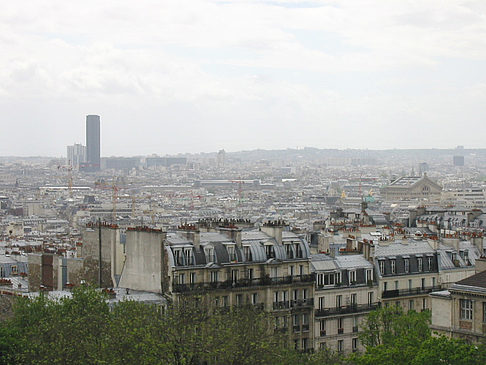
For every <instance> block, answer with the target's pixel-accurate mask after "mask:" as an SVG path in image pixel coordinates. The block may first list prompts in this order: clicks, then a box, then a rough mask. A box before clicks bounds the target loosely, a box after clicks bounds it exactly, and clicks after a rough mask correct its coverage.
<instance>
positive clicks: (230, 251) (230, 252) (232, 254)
mask: <svg viewBox="0 0 486 365" xmlns="http://www.w3.org/2000/svg"><path fill="white" fill-rule="evenodd" d="M226 250H227V251H228V256H229V260H230V261H236V250H235V246H233V245H230V246H226Z"/></svg>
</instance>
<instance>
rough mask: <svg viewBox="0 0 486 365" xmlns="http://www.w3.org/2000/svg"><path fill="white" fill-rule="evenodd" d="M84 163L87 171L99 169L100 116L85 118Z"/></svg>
mask: <svg viewBox="0 0 486 365" xmlns="http://www.w3.org/2000/svg"><path fill="white" fill-rule="evenodd" d="M86 162H87V163H88V166H89V169H90V170H92V171H97V170H99V169H100V166H101V165H100V116H99V115H87V116H86Z"/></svg>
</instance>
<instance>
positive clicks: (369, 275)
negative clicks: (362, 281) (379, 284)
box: [366, 269, 373, 283]
mask: <svg viewBox="0 0 486 365" xmlns="http://www.w3.org/2000/svg"><path fill="white" fill-rule="evenodd" d="M370 281H373V270H371V269H366V282H368V283H369V282H370Z"/></svg>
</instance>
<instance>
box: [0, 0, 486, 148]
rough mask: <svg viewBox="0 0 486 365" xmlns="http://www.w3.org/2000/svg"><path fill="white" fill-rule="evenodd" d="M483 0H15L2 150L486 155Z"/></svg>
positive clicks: (8, 29)
mask: <svg viewBox="0 0 486 365" xmlns="http://www.w3.org/2000/svg"><path fill="white" fill-rule="evenodd" d="M485 14H486V2H484V1H479V0H472V1H458V0H451V1H447V2H441V1H438V0H437V1H429V2H415V1H401V2H383V1H377V0H365V1H363V0H351V1H346V2H340V1H335V0H326V1H318V0H310V1H297V0H270V1H257V0H243V1H222V0H191V1H185V2H179V1H161V2H154V1H137V2H134V1H123V0H122V1H113V0H111V1H106V2H103V3H99V2H95V1H93V0H89V1H85V2H82V3H67V2H63V1H60V0H51V1H45V2H35V1H25V2H21V3H18V2H17V3H15V2H7V3H5V4H3V5H2V12H1V13H0V27H1V30H2V35H1V36H0V51H1V53H2V56H3V57H2V59H1V60H0V66H1V67H0V96H1V97H0V113H1V114H0V115H1V116H2V117H1V119H0V120H1V125H2V127H3V133H2V137H1V139H0V155H1V156H57V157H60V156H65V154H66V146H67V145H71V144H74V143H82V144H85V118H86V115H88V114H97V115H100V116H101V139H102V146H101V155H102V156H104V157H107V156H134V155H150V154H158V155H166V154H169V155H173V154H178V153H199V152H203V153H206V152H215V151H218V150H219V149H225V150H226V151H228V152H232V151H242V150H255V149H265V150H272V149H286V148H295V147H303V146H309V147H314V148H321V149H327V148H338V149H347V148H348V149H380V150H381V149H395V148H396V149H427V148H437V149H442V148H445V149H452V148H454V147H455V146H457V145H464V146H465V147H466V148H482V147H485V145H484V142H483V140H484V135H485V134H486V123H485V119H486V118H485V117H486V109H485V107H484V106H485V105H486V73H485V72H484V70H485V69H486V67H485V66H486V15H485Z"/></svg>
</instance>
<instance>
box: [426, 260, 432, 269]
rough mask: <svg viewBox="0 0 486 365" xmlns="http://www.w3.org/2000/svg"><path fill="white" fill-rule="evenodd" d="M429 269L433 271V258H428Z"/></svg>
mask: <svg viewBox="0 0 486 365" xmlns="http://www.w3.org/2000/svg"><path fill="white" fill-rule="evenodd" d="M427 265H428V266H427V268H428V269H429V271H432V257H427Z"/></svg>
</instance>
